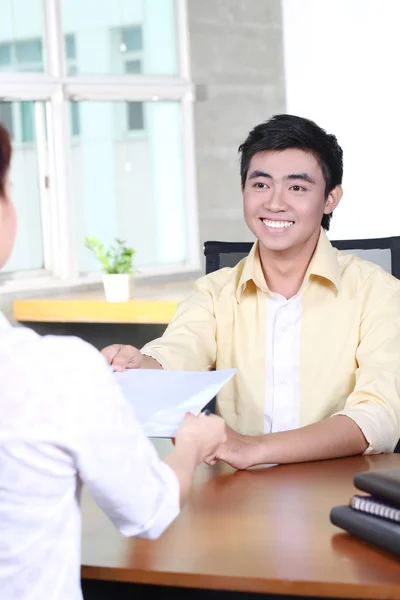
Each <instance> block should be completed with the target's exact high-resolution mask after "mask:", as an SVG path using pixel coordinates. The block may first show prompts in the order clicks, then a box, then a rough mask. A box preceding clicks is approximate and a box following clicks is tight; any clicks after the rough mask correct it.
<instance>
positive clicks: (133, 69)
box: [125, 60, 142, 75]
mask: <svg viewBox="0 0 400 600" xmlns="http://www.w3.org/2000/svg"><path fill="white" fill-rule="evenodd" d="M125 72H126V73H129V74H130V75H137V74H139V73H141V72H142V61H140V60H127V61H126V63H125Z"/></svg>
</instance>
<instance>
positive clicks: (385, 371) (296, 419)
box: [103, 115, 400, 468]
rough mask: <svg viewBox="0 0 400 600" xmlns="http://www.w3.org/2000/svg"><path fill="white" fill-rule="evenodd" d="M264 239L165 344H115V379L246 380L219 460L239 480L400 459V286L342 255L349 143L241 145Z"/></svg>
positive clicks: (291, 133)
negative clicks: (137, 373) (335, 463)
mask: <svg viewBox="0 0 400 600" xmlns="http://www.w3.org/2000/svg"><path fill="white" fill-rule="evenodd" d="M239 152H240V154H241V182H242V191H243V201H244V215H245V220H246V223H247V225H248V227H249V229H250V230H251V231H252V232H253V234H254V235H255V237H256V238H257V241H256V243H255V244H254V246H253V249H252V250H251V252H250V254H249V256H248V257H247V258H246V259H244V260H242V261H241V262H240V263H239V264H238V265H237V266H236V267H235V268H233V269H221V270H220V271H217V272H216V273H212V274H211V275H208V276H206V277H203V278H201V279H200V280H198V281H197V282H196V284H195V286H194V291H193V293H192V294H191V296H190V297H189V298H188V299H187V300H185V301H184V302H182V303H181V304H180V306H179V307H178V310H177V313H176V314H175V316H174V318H173V319H172V321H171V323H170V325H169V326H168V328H167V330H166V332H165V334H164V335H163V336H162V337H161V338H160V339H158V340H155V341H154V342H152V343H150V344H148V345H146V346H145V347H144V348H143V349H142V351H139V350H138V349H136V348H133V347H132V346H119V345H113V346H109V347H108V348H105V349H104V350H103V353H104V354H105V356H106V357H107V358H108V360H109V362H110V363H112V364H114V366H115V368H117V369H122V368H138V367H139V368H165V369H183V370H199V371H201V370H207V369H212V368H217V369H226V368H232V367H236V368H237V369H238V371H237V374H236V376H235V378H234V379H233V380H232V381H231V382H229V383H228V384H227V385H226V386H225V388H224V389H223V390H222V392H221V393H220V394H219V396H218V399H217V410H218V412H219V414H220V415H221V416H222V417H223V418H224V419H225V420H226V422H227V423H228V425H229V426H230V429H229V434H228V441H227V442H226V443H225V444H224V445H223V446H221V447H220V448H219V450H218V452H217V454H216V456H215V460H217V459H222V460H225V461H226V462H229V463H230V464H232V465H233V466H235V467H237V468H246V467H249V466H251V465H255V464H262V463H288V462H300V461H309V460H318V459H328V458H335V457H340V456H349V455H355V454H362V453H365V454H374V453H381V452H392V451H393V449H394V447H395V445H396V443H397V441H398V439H399V435H400V282H399V281H398V280H396V279H395V278H394V277H392V276H391V275H389V274H388V273H386V272H385V271H383V270H382V269H381V268H380V267H378V266H376V265H375V264H372V263H370V262H367V261H364V260H362V259H360V258H358V257H357V256H354V255H345V254H342V253H340V252H338V251H336V250H335V249H334V248H333V247H332V245H331V244H330V242H329V241H328V238H327V237H326V234H325V231H324V230H327V229H329V223H330V219H331V216H332V212H333V210H334V209H335V208H336V207H337V206H338V204H339V202H340V200H341V197H342V187H341V183H342V175H343V159H342V150H341V148H340V146H339V145H338V143H337V140H336V137H335V136H333V135H329V134H327V133H326V132H325V131H324V130H323V129H321V128H320V127H318V126H317V125H316V124H315V123H313V122H312V121H309V120H307V119H303V118H300V117H296V116H291V115H278V116H275V117H273V118H272V119H270V120H269V121H267V122H266V123H262V124H261V125H258V126H257V127H255V128H254V129H253V130H252V131H251V132H250V134H249V136H248V137H247V139H246V141H245V142H244V143H243V144H242V145H241V146H240V148H239Z"/></svg>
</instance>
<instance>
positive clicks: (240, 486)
mask: <svg viewBox="0 0 400 600" xmlns="http://www.w3.org/2000/svg"><path fill="white" fill-rule="evenodd" d="M155 444H156V447H157V449H158V450H159V452H160V454H161V455H162V456H163V455H165V454H166V453H167V452H168V451H169V450H170V448H172V446H171V443H170V442H169V441H167V440H162V441H158V442H156V443H155ZM395 466H396V467H399V466H400V456H399V455H383V456H373V457H355V458H347V459H340V460H334V461H324V462H317V463H309V464H299V465H285V466H278V467H269V468H258V469H253V470H249V471H241V472H235V471H233V469H231V468H230V467H228V466H227V465H217V466H216V467H212V468H211V467H207V466H205V465H203V466H201V467H200V468H199V469H198V470H197V472H196V478H195V488H194V491H193V493H192V496H191V499H190V502H189V504H188V505H187V506H186V507H185V508H184V510H183V512H182V514H181V515H180V516H179V517H178V519H177V520H176V521H175V522H174V523H173V524H172V525H171V527H170V528H169V529H168V530H167V531H166V532H165V533H164V534H163V535H162V536H161V538H160V539H159V540H156V541H148V540H139V539H123V538H122V537H121V536H120V535H119V534H118V533H117V532H116V531H115V530H114V529H113V526H112V525H111V524H110V523H109V522H108V521H107V519H106V517H105V516H104V515H103V514H102V513H101V512H100V510H99V509H98V508H97V507H96V506H95V504H94V503H93V501H92V500H91V499H90V497H89V496H88V495H87V494H84V496H83V502H82V510H83V556H82V558H83V567H82V576H83V577H84V578H88V579H98V580H111V581H123V582H136V583H151V584H159V585H167V586H168V585H170V586H181V587H188V588H207V589H214V590H236V591H245V592H263V593H266V594H287V595H289V594H293V595H299V596H309V597H315V596H319V597H334V598H373V599H378V598H386V599H387V598H391V599H400V561H398V560H397V559H396V558H394V557H392V556H391V555H389V554H386V553H385V552H383V551H381V550H379V549H377V548H374V547H372V546H370V545H368V544H366V543H365V542H362V541H360V540H358V539H357V538H355V537H354V538H353V537H351V536H350V535H348V534H346V533H341V530H339V529H337V528H336V527H334V526H333V525H331V523H330V521H329V513H330V509H331V508H332V506H334V505H337V504H346V503H348V501H349V498H350V496H351V495H352V494H353V493H354V488H353V485H352V480H353V476H354V474H355V473H357V472H359V471H364V470H368V469H379V468H388V467H395ZM127 485H128V482H127ZM132 493H135V492H134V490H132ZM188 595H189V593H188Z"/></svg>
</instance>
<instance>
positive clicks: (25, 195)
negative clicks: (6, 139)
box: [0, 102, 43, 272]
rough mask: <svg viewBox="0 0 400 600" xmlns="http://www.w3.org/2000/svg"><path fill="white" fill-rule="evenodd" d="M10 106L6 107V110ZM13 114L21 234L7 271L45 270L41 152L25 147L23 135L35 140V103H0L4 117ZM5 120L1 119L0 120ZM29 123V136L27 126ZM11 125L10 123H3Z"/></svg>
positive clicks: (13, 177) (14, 189) (14, 183)
mask: <svg viewBox="0 0 400 600" xmlns="http://www.w3.org/2000/svg"><path fill="white" fill-rule="evenodd" d="M5 106H6V108H5ZM5 110H6V112H8V113H9V117H10V118H11V122H12V124H11V127H9V126H8V129H9V131H10V133H11V135H12V138H13V159H12V164H11V173H10V179H11V184H12V188H11V192H12V197H13V201H14V204H15V207H16V210H17V217H18V232H17V239H16V243H15V246H14V250H13V253H12V255H11V258H10V260H9V261H8V263H7V264H6V266H5V268H4V271H6V272H11V271H22V270H29V269H41V268H43V243H42V218H41V206H40V191H39V173H38V164H37V152H36V147H35V145H34V144H25V143H23V142H24V141H25V140H24V139H23V136H24V135H26V134H27V132H29V135H30V136H31V138H32V139H33V138H34V137H35V136H34V122H33V114H34V111H33V104H32V103H31V102H7V103H1V102H0V115H4V111H5ZM0 119H1V117H0ZM23 121H25V134H24V125H23ZM3 123H4V124H5V125H6V126H7V121H6V120H3Z"/></svg>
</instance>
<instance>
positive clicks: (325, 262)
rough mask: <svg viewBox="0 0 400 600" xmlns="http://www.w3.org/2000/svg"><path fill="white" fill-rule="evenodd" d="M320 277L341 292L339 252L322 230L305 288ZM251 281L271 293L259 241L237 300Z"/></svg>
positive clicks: (245, 265) (252, 254)
mask: <svg viewBox="0 0 400 600" xmlns="http://www.w3.org/2000/svg"><path fill="white" fill-rule="evenodd" d="M314 277H320V278H322V279H325V280H326V281H329V282H331V283H333V285H334V286H335V288H336V290H337V291H338V292H339V290H340V281H341V271H340V267H339V263H338V260H337V251H336V250H335V248H333V246H332V244H331V243H330V241H329V240H328V238H327V237H326V233H325V231H324V230H323V229H322V228H321V233H320V236H319V239H318V243H317V247H316V249H315V252H314V255H313V257H312V259H311V262H310V264H309V267H308V269H307V272H306V275H305V278H304V282H303V286H304V285H306V284H307V283H308V280H309V279H310V278H314ZM249 281H253V282H254V284H255V285H256V286H257V287H258V288H260V289H261V290H262V291H264V292H267V293H269V289H268V286H267V284H266V281H265V278H264V274H263V271H262V268H261V261H260V255H259V252H258V241H256V242H255V243H254V244H253V247H252V249H251V250H250V253H249V255H248V257H247V258H246V260H245V262H244V266H243V270H242V273H241V276H240V279H239V284H238V287H237V291H236V299H237V301H238V302H239V301H240V298H241V295H242V293H243V291H244V289H245V287H246V285H247V283H248V282H249ZM303 286H302V287H303Z"/></svg>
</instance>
